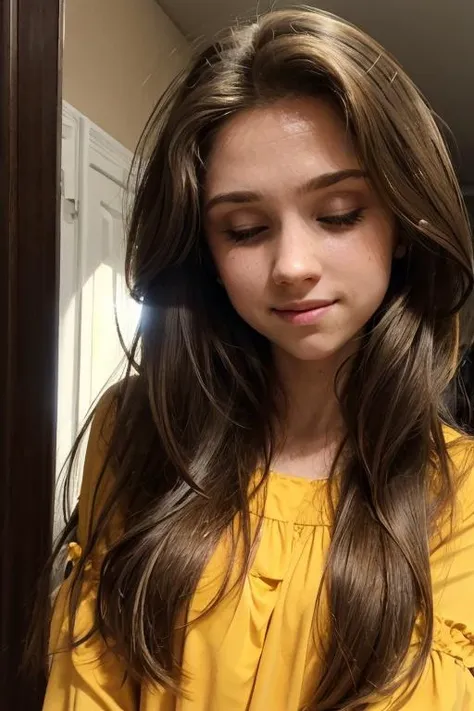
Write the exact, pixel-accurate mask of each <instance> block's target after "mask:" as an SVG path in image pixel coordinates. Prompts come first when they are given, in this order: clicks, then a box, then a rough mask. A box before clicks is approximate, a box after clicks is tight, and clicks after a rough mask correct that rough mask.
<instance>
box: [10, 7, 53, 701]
mask: <svg viewBox="0 0 474 711" xmlns="http://www.w3.org/2000/svg"><path fill="white" fill-rule="evenodd" d="M61 15H62V11H61V0H2V2H1V3H0V56H1V60H0V104H1V105H0V112H1V118H0V325H1V326H0V327H1V330H2V332H3V336H2V339H1V340H2V341H3V343H2V345H1V347H0V708H1V709H5V710H7V709H8V711H20V710H21V711H39V710H40V709H41V706H42V697H43V692H44V679H43V678H42V676H41V675H40V674H38V676H37V677H33V678H30V679H28V680H27V678H26V677H23V676H22V672H21V671H20V662H21V658H22V654H23V647H24V639H25V635H26V631H27V628H28V625H29V622H30V616H31V609H32V598H33V591H34V589H35V585H36V582H37V580H38V576H39V572H40V570H41V568H42V566H43V565H44V562H45V560H46V559H47V557H48V555H49V553H50V550H51V531H52V501H53V487H54V451H55V430H56V426H55V420H56V370H57V368H56V351H57V310H58V264H59V262H58V248H59V247H58V245H59V239H58V224H59V214H58V205H59V199H58V198H59V195H58V193H59V181H58V174H59V170H58V161H59V155H60V151H59V146H60V143H59V141H60V135H61V134H60V130H59V126H60V95H61V83H60V73H59V67H60V58H61V51H60V39H61V31H62V19H61Z"/></svg>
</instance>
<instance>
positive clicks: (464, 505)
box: [443, 426, 474, 520]
mask: <svg viewBox="0 0 474 711" xmlns="http://www.w3.org/2000/svg"><path fill="white" fill-rule="evenodd" d="M443 431H444V439H445V442H446V449H447V453H448V457H449V462H450V465H451V474H452V480H453V485H454V491H455V519H458V520H465V519H466V518H469V517H471V516H473V515H474V437H470V436H469V435H466V434H463V433H462V432H458V431H457V430H455V429H453V428H452V427H447V426H446V427H444V428H443Z"/></svg>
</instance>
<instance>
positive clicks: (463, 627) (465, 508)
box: [431, 428, 474, 665]
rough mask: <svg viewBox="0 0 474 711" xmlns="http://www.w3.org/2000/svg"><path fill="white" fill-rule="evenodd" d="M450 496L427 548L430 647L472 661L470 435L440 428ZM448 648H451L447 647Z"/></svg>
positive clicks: (473, 468)
mask: <svg viewBox="0 0 474 711" xmlns="http://www.w3.org/2000/svg"><path fill="white" fill-rule="evenodd" d="M445 441H446V445H447V451H448V455H449V459H450V463H451V468H452V477H453V483H454V487H455V501H454V509H453V513H452V516H451V517H450V519H449V521H446V522H445V524H444V525H443V527H442V530H441V531H440V534H441V535H440V536H439V537H436V538H437V539H436V541H435V542H434V545H433V547H432V553H431V577H432V587H433V603H434V614H435V622H436V624H435V646H437V645H441V647H439V648H440V649H442V650H443V649H444V651H448V652H449V653H451V654H454V655H455V656H458V655H460V658H463V659H464V658H466V663H467V660H468V659H469V664H470V665H472V664H473V663H474V605H473V600H474V440H473V439H472V438H470V437H467V436H465V435H463V434H460V433H458V432H456V431H455V430H453V429H450V428H446V429H445ZM453 650H454V651H453Z"/></svg>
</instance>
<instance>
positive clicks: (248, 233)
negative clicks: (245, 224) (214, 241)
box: [226, 225, 267, 242]
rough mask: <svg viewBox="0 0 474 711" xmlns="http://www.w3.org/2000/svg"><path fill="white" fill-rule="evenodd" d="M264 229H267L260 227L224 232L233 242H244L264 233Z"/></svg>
mask: <svg viewBox="0 0 474 711" xmlns="http://www.w3.org/2000/svg"><path fill="white" fill-rule="evenodd" d="M266 229H267V228H266V227H265V226H263V225H262V226H260V227H249V228H246V229H241V230H226V234H227V235H228V237H230V239H231V240H232V241H233V242H246V241H247V240H250V239H253V237H256V236H257V235H259V234H260V233H261V232H264V231H265V230H266Z"/></svg>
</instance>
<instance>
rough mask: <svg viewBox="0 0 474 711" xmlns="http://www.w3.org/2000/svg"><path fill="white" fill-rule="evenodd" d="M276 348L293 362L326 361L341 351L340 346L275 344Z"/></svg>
mask: <svg viewBox="0 0 474 711" xmlns="http://www.w3.org/2000/svg"><path fill="white" fill-rule="evenodd" d="M276 347H277V348H278V349H279V350H281V351H283V352H284V353H286V354H287V355H288V356H290V357H291V358H294V359H295V360H302V361H326V360H330V359H331V358H334V357H335V356H336V355H338V353H339V352H340V351H341V345H339V344H338V345H334V346H331V345H330V344H325V345H317V344H313V343H299V344H296V343H291V344H289V343H288V344H283V343H279V344H276Z"/></svg>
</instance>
